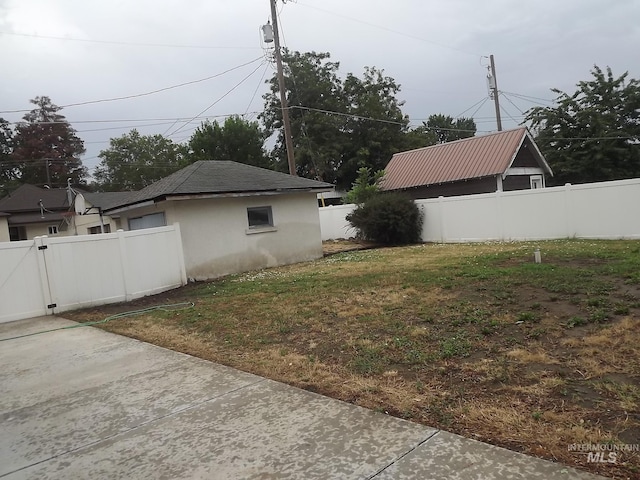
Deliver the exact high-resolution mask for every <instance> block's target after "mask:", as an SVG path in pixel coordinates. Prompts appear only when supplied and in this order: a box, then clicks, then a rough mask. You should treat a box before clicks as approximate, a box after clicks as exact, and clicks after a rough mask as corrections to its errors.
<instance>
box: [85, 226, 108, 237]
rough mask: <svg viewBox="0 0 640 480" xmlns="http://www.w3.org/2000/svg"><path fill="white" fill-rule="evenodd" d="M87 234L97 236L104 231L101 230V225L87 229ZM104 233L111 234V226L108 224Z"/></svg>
mask: <svg viewBox="0 0 640 480" xmlns="http://www.w3.org/2000/svg"><path fill="white" fill-rule="evenodd" d="M87 232H88V233H89V235H95V234H97V233H102V230H100V225H98V226H97V227H89V228H87ZM104 233H111V225H109V224H108V223H107V224H106V225H105V226H104Z"/></svg>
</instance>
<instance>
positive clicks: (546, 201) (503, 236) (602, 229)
mask: <svg viewBox="0 0 640 480" xmlns="http://www.w3.org/2000/svg"><path fill="white" fill-rule="evenodd" d="M416 204H417V205H418V206H419V207H420V208H421V210H422V211H423V213H424V223H423V229H422V240H423V241H425V242H481V241H487V240H545V239H547V240H550V239H556V238H570V237H575V238H602V239H616V238H640V179H637V178H636V179H632V180H619V181H615V182H602V183H590V184H584V185H570V184H567V185H565V186H563V187H550V188H541V189H536V190H518V191H514V192H495V193H485V194H481V195H466V196H460V197H439V198H433V199H428V200H416ZM354 208H355V206H354V205H341V206H336V207H324V208H320V228H321V230H322V239H323V240H330V239H336V238H350V237H353V236H354V235H355V232H354V231H353V229H350V228H349V227H350V226H349V224H348V222H347V221H346V220H345V216H346V215H347V214H348V213H349V212H351V211H352V210H353V209H354Z"/></svg>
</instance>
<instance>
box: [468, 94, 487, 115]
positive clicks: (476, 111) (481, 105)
mask: <svg viewBox="0 0 640 480" xmlns="http://www.w3.org/2000/svg"><path fill="white" fill-rule="evenodd" d="M488 100H489V97H485V99H484V100H483V102H482V103H481V104H480V105H478V108H476V109H475V110H474V112H473V113H472V114H471V118H473V117H475V115H476V113H478V112H479V111H480V109H481V108H482V107H483V106H484V104H485V103H487V101H488Z"/></svg>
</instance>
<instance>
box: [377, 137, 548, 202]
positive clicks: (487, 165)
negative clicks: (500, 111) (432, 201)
mask: <svg viewBox="0 0 640 480" xmlns="http://www.w3.org/2000/svg"><path fill="white" fill-rule="evenodd" d="M548 176H553V172H552V171H551V168H550V167H549V164H548V163H547V161H546V160H545V158H544V156H543V155H542V153H541V152H540V150H539V149H538V147H537V145H536V143H535V141H534V140H533V137H532V136H531V134H530V133H529V131H528V130H527V129H526V128H524V127H522V128H517V129H514V130H507V131H503V132H497V133H492V134H489V135H484V136H481V137H471V138H465V139H463V140H457V141H454V142H449V143H443V144H439V145H433V146H430V147H424V148H419V149H417V150H411V151H407V152H399V153H396V154H395V155H394V156H393V158H392V159H391V161H390V162H389V164H388V165H387V167H386V169H385V176H384V178H383V179H382V181H381V188H382V190H385V191H402V192H405V193H407V194H408V195H409V196H411V198H413V199H421V198H436V197H440V196H443V197H450V196H456V195H472V194H478V193H491V192H495V191H510V190H524V189H531V188H544V187H545V186H546V179H547V177H548Z"/></svg>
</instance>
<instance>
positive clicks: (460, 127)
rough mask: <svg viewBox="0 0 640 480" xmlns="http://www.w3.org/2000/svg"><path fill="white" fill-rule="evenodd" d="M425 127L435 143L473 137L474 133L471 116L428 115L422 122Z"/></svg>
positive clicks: (473, 123)
mask: <svg viewBox="0 0 640 480" xmlns="http://www.w3.org/2000/svg"><path fill="white" fill-rule="evenodd" d="M423 124H424V127H425V129H427V130H428V131H430V132H432V133H433V134H434V135H435V137H436V139H437V143H447V142H453V141H455V140H461V139H463V138H469V137H473V136H474V135H475V134H476V130H477V128H476V122H474V121H473V118H464V117H463V118H456V119H455V120H454V119H453V117H450V116H449V115H442V114H436V115H430V116H429V118H428V119H427V122H426V123H424V122H423Z"/></svg>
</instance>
